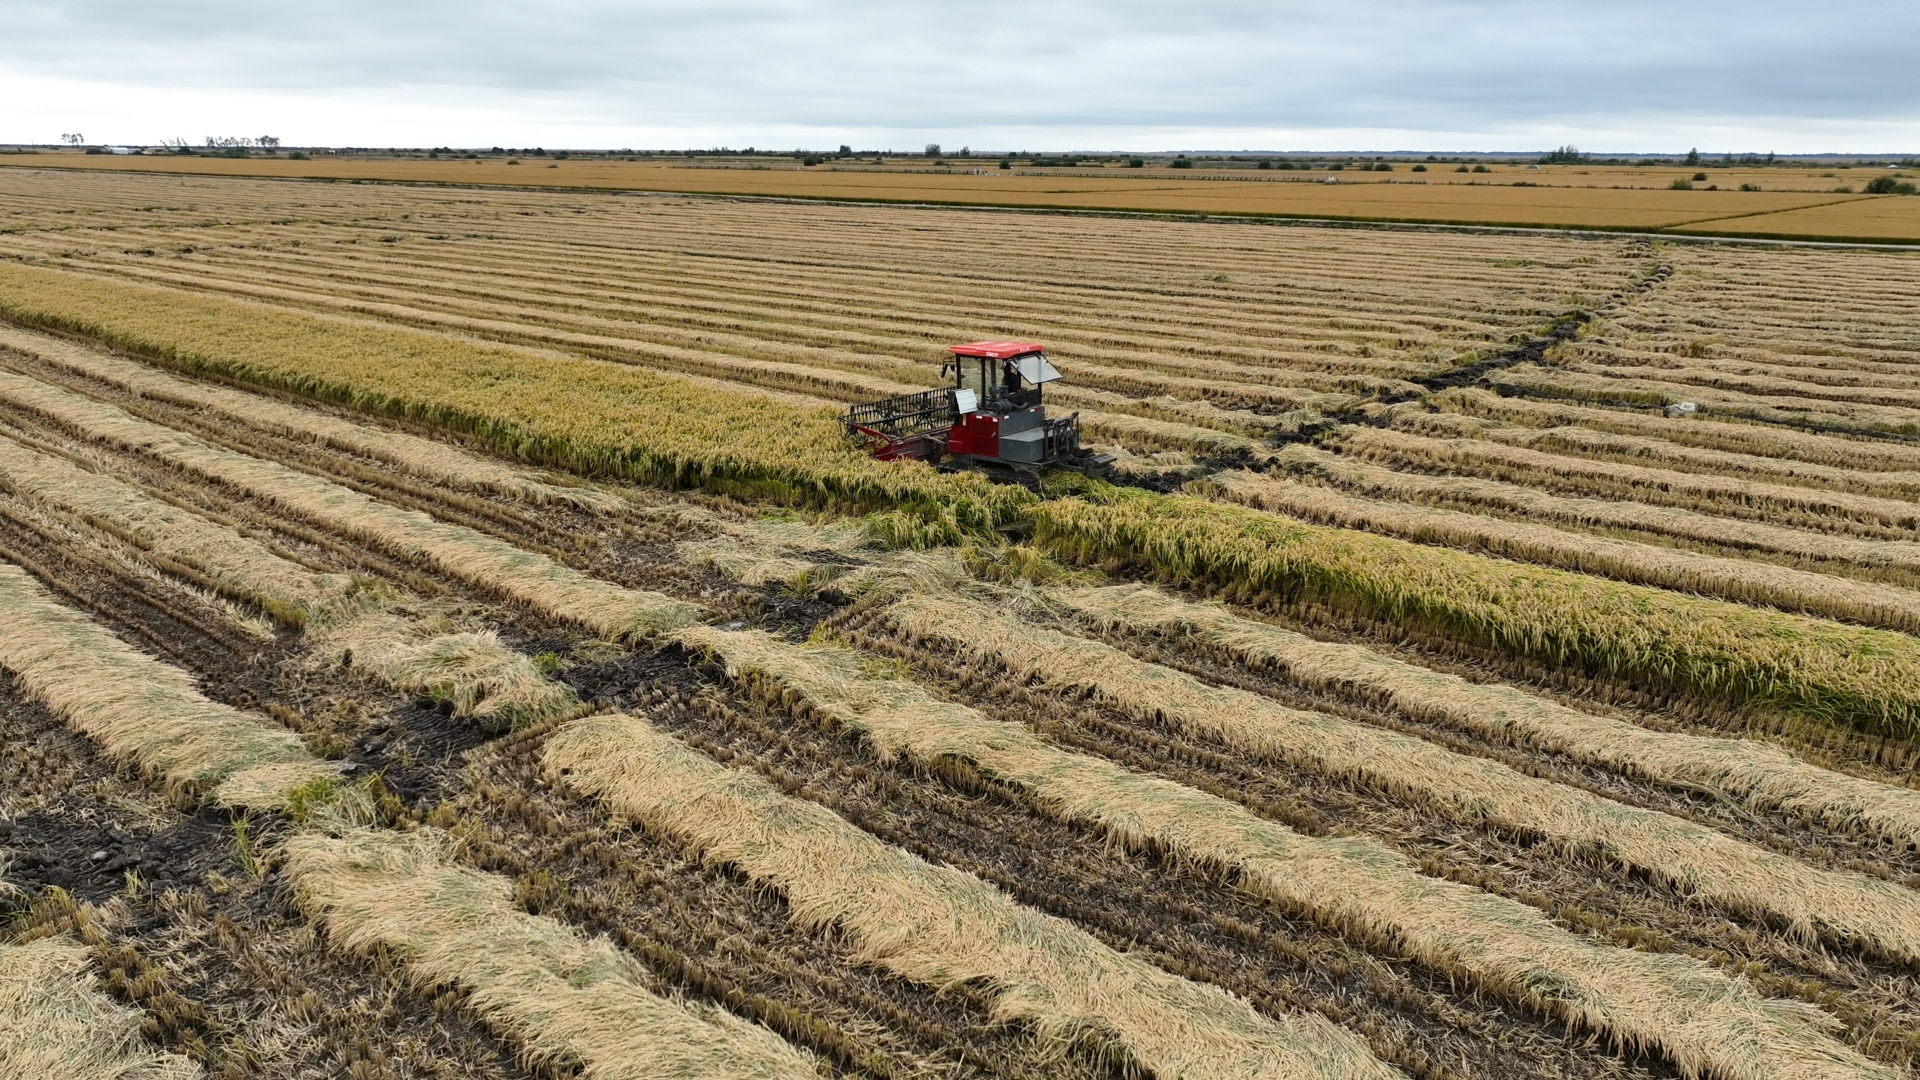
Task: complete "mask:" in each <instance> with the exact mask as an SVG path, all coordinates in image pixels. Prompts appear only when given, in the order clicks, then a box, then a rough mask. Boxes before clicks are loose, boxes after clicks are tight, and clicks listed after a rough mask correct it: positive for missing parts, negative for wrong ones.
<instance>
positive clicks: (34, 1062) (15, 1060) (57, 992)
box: [0, 938, 203, 1080]
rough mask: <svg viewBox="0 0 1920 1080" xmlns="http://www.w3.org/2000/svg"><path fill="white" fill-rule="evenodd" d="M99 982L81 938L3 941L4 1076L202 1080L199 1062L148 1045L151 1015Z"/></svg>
mask: <svg viewBox="0 0 1920 1080" xmlns="http://www.w3.org/2000/svg"><path fill="white" fill-rule="evenodd" d="M92 982H93V977H92V974H91V972H90V969H89V964H88V955H87V950H86V949H85V948H84V947H82V946H80V945H78V944H75V943H74V942H71V941H67V940H65V939H62V938H43V939H41V940H39V941H34V942H29V943H28V944H25V945H6V944H0V1076H7V1077H19V1078H22V1080H24V1078H28V1077H31V1078H33V1080H199V1078H200V1077H201V1076H202V1075H203V1074H202V1073H201V1071H200V1066H198V1065H195V1064H194V1063H193V1062H191V1061H188V1060H187V1059H186V1058H182V1057H176V1056H175V1055H173V1054H167V1053H161V1052H159V1051H157V1050H155V1049H153V1048H152V1047H151V1046H149V1045H148V1044H147V1042H146V1040H145V1039H144V1038H143V1037H142V1036H141V1033H140V1027H141V1024H142V1023H144V1022H145V1020H146V1017H145V1014H143V1013H141V1012H140V1011H139V1010H137V1009H129V1008H127V1007H125V1006H123V1005H119V1004H117V1003H115V1002H114V1001H113V1000H112V999H110V998H108V997H107V996H105V995H104V994H101V993H100V992H98V991H97V990H94V989H93V988H92V986H91V985H90V984H91V983H92Z"/></svg>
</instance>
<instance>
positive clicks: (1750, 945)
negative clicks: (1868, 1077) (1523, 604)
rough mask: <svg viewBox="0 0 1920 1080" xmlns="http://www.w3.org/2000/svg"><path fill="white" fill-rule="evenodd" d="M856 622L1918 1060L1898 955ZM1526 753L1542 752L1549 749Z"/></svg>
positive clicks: (923, 663)
mask: <svg viewBox="0 0 1920 1080" xmlns="http://www.w3.org/2000/svg"><path fill="white" fill-rule="evenodd" d="M862 621H863V620H859V619H856V620H854V621H853V622H852V623H851V624H848V625H847V626H846V629H847V630H848V632H849V633H850V634H851V636H852V638H853V640H854V641H856V642H857V643H859V644H861V645H863V646H865V647H867V648H871V649H874V650H876V651H879V652H881V653H882V654H883V655H891V656H895V657H897V658H899V659H901V660H903V661H906V662H908V663H910V664H912V665H913V666H914V668H915V670H916V674H917V675H918V677H920V678H921V679H922V680H923V681H925V682H928V683H929V684H933V685H939V686H941V687H943V689H944V690H945V691H946V693H947V694H949V695H950V696H951V697H952V698H953V699H954V700H958V701H961V702H964V703H966V704H968V705H971V706H972V707H974V708H976V709H979V710H980V711H981V712H982V713H983V714H985V715H987V716H989V717H990V718H993V719H996V720H999V721H1001V722H1004V723H1009V724H1016V725H1022V726H1026V727H1029V728H1031V729H1032V730H1034V731H1035V732H1037V733H1039V734H1041V735H1044V736H1046V737H1047V738H1048V739H1050V740H1052V741H1053V742H1055V743H1058V744H1059V745H1061V746H1065V747H1069V748H1071V749H1075V750H1078V751H1080V752H1082V753H1087V754H1093V755H1097V756H1099V757H1103V758H1106V759H1108V760H1111V761H1115V762H1119V763H1121V764H1122V765H1125V766H1126V767H1128V768H1130V769H1133V770H1135V771H1137V772H1142V773H1147V774H1152V775H1159V776H1162V777H1165V778H1166V779H1169V780H1172V781H1174V782H1176V783H1179V784H1182V785H1184V786H1187V787H1190V788H1194V789H1196V790H1200V791H1205V792H1208V793H1210V794H1213V795H1215V796H1218V797H1220V798H1223V799H1228V800H1231V801H1233V802H1237V803H1239V804H1241V805H1243V806H1246V807H1247V808H1248V809H1250V810H1252V811H1254V812H1255V813H1257V814H1259V815H1261V816H1263V817H1266V818H1269V819H1271V820H1274V821H1277V822H1279V823H1281V824H1283V825H1286V826H1287V827H1289V828H1291V829H1294V830H1296V831H1298V832H1300V833H1303V834H1306V835H1310V836H1331V835H1364V836H1368V837H1371V838H1373V839H1376V840H1380V841H1383V842H1385V843H1387V844H1389V845H1391V846H1393V847H1395V848H1397V849H1398V850H1400V851H1401V852H1403V853H1404V854H1406V855H1407V856H1408V857H1409V858H1411V859H1412V860H1414V861H1415V862H1416V863H1417V864H1418V865H1419V866H1420V868H1421V870H1422V872H1423V873H1426V874H1429V875H1432V876H1435V877H1439V878H1443V879H1446V880H1450V881H1455V882H1458V883H1460V884H1465V885H1470V886H1473V887H1475V888H1479V889H1483V890H1486V891H1489V892H1492V893H1495V894H1498V895H1502V896H1508V897H1511V898H1512V899H1515V900H1518V901H1520V902H1522V903H1525V904H1527V905H1529V906H1531V907H1535V908H1538V909H1540V910H1541V911H1543V912H1545V913H1546V914H1547V915H1548V916H1549V917H1551V918H1552V919H1554V920H1555V921H1556V922H1558V923H1559V924H1560V925H1561V926H1562V927H1564V928H1566V929H1568V930H1571V931H1573V932H1575V933H1580V934H1587V935H1595V936H1598V937H1601V938H1603V939H1605V940H1608V941H1610V942H1612V943H1614V944H1616V945H1619V946H1621V947H1623V948H1637V949H1643V950H1651V951H1656V952H1678V953H1684V954H1686V955H1689V956H1693V957H1695V958H1697V959H1701V960H1705V961H1707V962H1708V963H1712V964H1715V965H1717V966H1719V967H1722V968H1723V969H1725V970H1726V971H1727V972H1728V973H1729V974H1738V975H1742V976H1744V977H1746V978H1747V979H1749V980H1750V981H1752V982H1753V983H1754V985H1755V986H1756V988H1758V989H1760V990H1762V991H1763V992H1765V993H1768V994H1772V995H1778V996H1786V997H1795V998H1799V999H1801V1000H1804V1001H1807V1002H1808V1003H1810V1004H1815V1005H1819V1006H1822V1007H1824V1008H1829V1009H1832V1010H1834V1011H1835V1012H1836V1013H1837V1014H1838V1015H1839V1016H1840V1017H1841V1018H1842V1019H1843V1020H1845V1022H1846V1023H1847V1024H1848V1025H1849V1029H1848V1037H1849V1039H1850V1041H1854V1042H1856V1044H1857V1045H1858V1046H1859V1047H1860V1049H1861V1050H1862V1051H1863V1052H1866V1053H1868V1054H1871V1055H1873V1056H1875V1057H1879V1058H1882V1059H1883V1060H1886V1061H1889V1062H1893V1063H1897V1064H1902V1065H1909V1066H1910V1065H1912V1064H1914V1063H1915V1062H1920V1033H1916V1032H1915V1031H1914V1029H1913V1025H1914V1024H1915V1023H1916V1021H1920V1015H1916V1014H1915V1011H1914V1008H1913V1005H1912V1003H1913V1002H1914V1001H1916V1000H1920V975H1916V973H1915V972H1913V971H1912V970H1910V969H1908V968H1906V967H1905V966H1904V965H1901V964H1898V963H1893V962H1887V961H1879V960H1874V959H1871V958H1862V957H1857V956H1845V957H1842V956H1837V955H1835V954H1834V953H1832V952H1830V951H1828V950H1826V949H1823V948H1821V947H1818V946H1809V945H1808V944H1807V943H1805V942H1803V941H1801V940H1799V939H1798V938H1797V937H1796V935H1795V934H1794V933H1793V932H1792V931H1791V929H1789V928H1786V927H1769V926H1766V925H1763V924H1756V923H1755V921H1754V920H1752V919H1748V918H1741V917H1734V916H1730V915H1729V914H1728V913H1726V912H1724V911H1719V910H1716V909H1715V908H1714V907H1713V906H1711V905H1706V904H1703V903H1701V902H1700V901H1698V900H1695V899H1692V898H1690V897H1686V896H1683V895H1679V894H1676V893H1675V892H1674V891H1673V890H1671V889H1668V888H1666V887H1664V886H1662V885H1659V884H1657V883H1654V882H1651V881H1648V880H1646V878H1645V876H1644V875H1641V874H1638V873H1634V872H1631V871H1626V870H1623V869H1622V868H1621V867H1619V866H1618V865H1617V864H1614V863H1612V862H1611V861H1609V860H1607V859H1605V858H1600V857H1595V856H1594V855H1593V854H1592V853H1589V852H1582V851H1580V850H1579V849H1577V848H1570V847H1567V846H1563V845H1558V844H1555V843H1553V842H1552V841H1551V839H1543V838H1539V837H1529V836H1526V835H1521V834H1517V833H1514V832H1509V831H1507V830H1502V829H1500V828H1497V827H1492V826H1486V827H1480V828H1475V827H1472V826H1470V825H1465V824H1462V823H1459V822H1455V821H1450V820H1448V819H1446V818H1443V817H1440V816H1438V815H1437V814H1435V813H1434V812H1433V811H1431V810H1430V809H1427V808H1425V807H1422V806H1419V805H1417V804H1408V803H1403V802H1398V801H1396V800H1394V799H1392V798H1390V797H1388V796H1385V795H1381V794H1376V793H1372V792H1369V791H1367V790H1365V789H1361V788H1356V787H1353V786H1350V785H1347V784H1345V783H1342V782H1340V781H1338V780H1334V779H1331V778H1328V777H1324V776H1318V775H1314V774H1312V773H1309V772H1307V771H1305V770H1302V769H1297V768H1291V767H1287V766H1284V765H1278V764H1272V763H1264V762H1263V763H1259V764H1254V763H1250V762H1249V761H1248V760H1247V759H1246V757H1245V755H1244V754H1243V753H1241V752H1240V751H1239V750H1237V749H1236V748H1234V747H1231V746H1227V745H1224V744H1220V743H1217V742H1214V741H1211V740H1207V739H1203V738H1197V737H1193V736H1189V735H1184V734H1181V733H1178V732H1175V731H1173V730H1171V729H1169V728H1167V727H1164V726H1161V725H1158V724H1155V723H1151V722H1147V721H1142V720H1138V719H1135V718H1132V717H1129V716H1126V715H1124V714H1121V713H1119V712H1118V711H1117V710H1114V709H1111V708H1107V707H1103V706H1099V705H1087V704H1084V703H1080V702H1077V701H1073V700H1069V699H1066V698H1062V697H1060V696H1057V695H1053V694H1049V693H1046V692H1043V691H1030V690H1026V689H1024V688H1022V687H1020V686H1018V685H1017V684H1014V683H1010V682H1009V681H1007V680H1006V679H1004V678H1002V677H1000V676H999V675H997V674H987V673H982V672H979V671H974V670H969V669H968V668H966V667H963V666H961V665H960V664H957V663H954V662H951V661H945V660H942V659H940V658H939V657H938V656H937V655H935V654H933V653H931V652H929V651H927V650H922V649H919V648H915V647H901V646H898V645H895V644H893V643H892V635H891V634H890V633H888V632H887V631H886V630H885V628H884V627H882V626H877V625H876V626H872V627H871V628H868V627H863V626H862V625H861V623H862ZM1182 666H1184V665H1182ZM1196 674H1198V672H1196ZM1226 684H1227V685H1231V683H1226ZM1287 696H1289V697H1291V696H1294V695H1293V694H1291V693H1289V694H1288V695H1287ZM1374 719H1375V720H1376V722H1377V717H1376V718H1374ZM1383 726H1393V727H1398V726H1399V725H1395V724H1388V725H1383ZM1435 741H1441V740H1435ZM1442 745H1445V743H1444V742H1442ZM1510 752H1511V751H1509V753H1510ZM1488 756H1492V757H1496V759H1497V758H1498V757H1500V756H1504V755H1488ZM1526 757H1527V758H1530V759H1532V760H1535V761H1537V760H1539V759H1541V758H1543V757H1544V755H1526ZM1552 778H1555V779H1558V778H1557V777H1552ZM1605 779H1606V780H1607V781H1610V783H1609V784H1608V785H1607V786H1610V787H1614V788H1616V789H1617V788H1619V787H1630V786H1636V785H1627V784H1625V783H1624V782H1622V781H1621V780H1620V779H1619V778H1618V777H1611V776H1609V777H1606V778H1605ZM1577 786H1581V787H1585V786H1586V785H1584V784H1582V785H1577ZM1603 793H1604V794H1608V795H1609V796H1612V795H1613V794H1614V793H1613V792H1603ZM1626 801H1628V802H1629V803H1632V802H1633V801H1634V800H1632V799H1631V798H1629V799H1628V800H1626ZM1662 801H1671V800H1662ZM1657 808H1659V809H1666V807H1664V806H1661V807H1657ZM1713 824H1716V825H1717V824H1718V823H1717V822H1716V823H1713ZM1803 831H1804V830H1803ZM1834 839H1835V838H1830V837H1818V838H1816V839H1813V840H1808V839H1804V838H1802V837H1797V836H1796V837H1794V838H1793V839H1791V840H1789V841H1787V844H1788V847H1787V850H1786V851H1785V852H1784V853H1786V854H1791V855H1796V856H1798V855H1801V854H1803V853H1804V852H1806V851H1807V849H1808V848H1810V847H1811V848H1813V850H1814V852H1815V853H1816V861H1817V856H1818V854H1821V853H1822V852H1821V851H1820V848H1819V847H1818V846H1816V845H1819V844H1821V843H1822V842H1825V843H1828V844H1831V843H1833V842H1834ZM1842 843H1844V841H1842ZM1843 850H1844V849H1843ZM1907 861H1909V862H1911V861H1913V860H1907ZM1867 866H1872V864H1871V863H1869V864H1867ZM1880 872H1881V873H1884V871H1880ZM1862 1033H1866V1034H1864V1037H1863V1035H1862Z"/></svg>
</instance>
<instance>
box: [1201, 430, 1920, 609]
mask: <svg viewBox="0 0 1920 1080" xmlns="http://www.w3.org/2000/svg"><path fill="white" fill-rule="evenodd" d="M1277 460H1278V462H1279V463H1280V465H1281V467H1282V469H1283V470H1284V471H1285V472H1287V473H1289V474H1292V475H1294V476H1296V477H1300V478H1303V479H1311V480H1317V481H1319V482H1321V483H1324V484H1327V485H1329V486H1332V487H1337V488H1339V489H1341V490H1342V491H1348V492H1353V493H1355V494H1358V495H1362V496H1366V497H1368V498H1374V499H1382V500H1392V501H1395V502H1407V503H1418V504H1422V505H1431V506H1442V507H1452V508H1455V509H1459V510H1463V511H1468V512H1471V513H1474V514H1479V515H1485V516H1486V517H1487V518H1489V519H1494V520H1497V521H1502V522H1504V521H1513V520H1520V521H1549V522H1556V523H1558V524H1559V525H1562V526H1565V527H1568V528H1570V529H1576V530H1591V531H1593V532H1598V533H1601V534H1602V535H1614V536H1644V537H1647V538H1648V539H1651V540H1653V541H1655V542H1658V543H1662V544H1667V545H1673V546H1685V547H1688V548H1691V549H1695V550H1700V551H1702V552H1707V553H1716V554H1718V553H1725V554H1730V555H1733V556H1736V557H1740V558H1747V559H1752V560H1755V561H1773V562H1782V563H1788V564H1790V565H1799V566H1804V567H1807V568H1811V569H1816V570H1819V571H1820V572H1821V573H1822V574H1825V575H1831V576H1847V577H1856V578H1863V579H1866V580H1870V581H1873V580H1884V581H1888V582H1890V583H1895V584H1905V585H1909V586H1911V585H1914V584H1920V543H1915V542H1913V541H1910V540H1862V539H1856V538H1854V537H1849V536H1836V535H1833V534H1831V533H1825V532H1818V531H1813V530H1809V529H1796V528H1787V527H1783V526H1779V525H1771V524H1766V523H1763V522H1756V521H1742V520H1738V519H1735V518H1728V517H1720V516H1717V515H1715V514H1710V513H1703V512H1701V511H1697V510H1683V509H1676V508H1672V507H1660V506H1648V505H1646V504H1644V503H1632V502H1624V501H1620V500H1614V499H1595V498H1576V497H1569V496H1563V495H1549V494H1546V493H1544V492H1541V491H1539V490H1537V489H1534V488H1529V487H1526V486H1524V485H1520V484H1511V483H1506V482H1504V481H1500V480H1483V479H1479V478H1476V477H1462V476H1446V477H1436V476H1427V475H1422V474H1418V473H1402V472H1395V471H1394V470H1392V469H1385V468H1381V467H1380V466H1377V465H1369V464H1366V463H1365V462H1358V461H1354V460H1352V459H1349V458H1346V457H1344V456H1341V455H1336V454H1333V453H1330V452H1327V451H1324V450H1320V449H1317V448H1314V447H1307V446H1289V447H1286V448H1284V449H1282V450H1281V451H1280V453H1279V455H1278V458H1277ZM1213 479H1215V480H1216V481H1217V482H1219V483H1221V484H1223V485H1226V486H1229V487H1231V486H1233V485H1234V484H1235V483H1236V482H1251V481H1245V478H1242V477H1239V476H1237V475H1236V474H1233V473H1223V474H1217V475H1216V476H1215V477H1214V478H1213ZM1276 509H1280V508H1279V507H1276Z"/></svg>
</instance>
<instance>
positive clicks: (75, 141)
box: [60, 131, 87, 146]
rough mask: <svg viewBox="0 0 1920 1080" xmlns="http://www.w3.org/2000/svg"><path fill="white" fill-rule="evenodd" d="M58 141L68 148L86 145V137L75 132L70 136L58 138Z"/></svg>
mask: <svg viewBox="0 0 1920 1080" xmlns="http://www.w3.org/2000/svg"><path fill="white" fill-rule="evenodd" d="M60 141H61V142H63V143H66V144H67V145H68V146H83V145H85V144H86V141H87V137H86V136H85V135H82V134H80V133H79V132H77V131H76V132H74V133H73V134H71V135H62V136H60Z"/></svg>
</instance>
